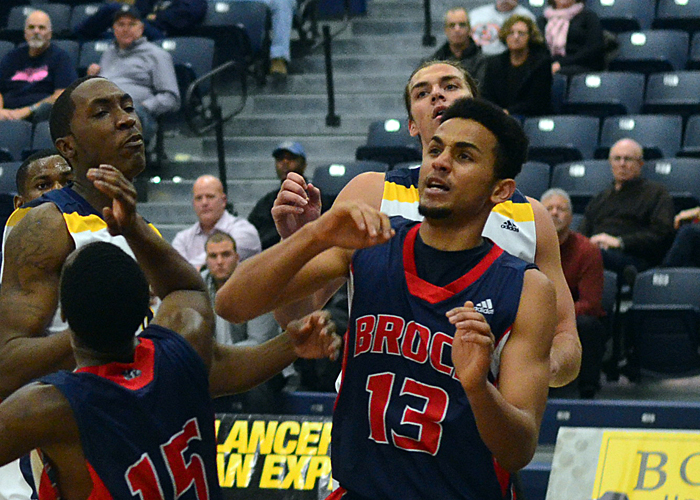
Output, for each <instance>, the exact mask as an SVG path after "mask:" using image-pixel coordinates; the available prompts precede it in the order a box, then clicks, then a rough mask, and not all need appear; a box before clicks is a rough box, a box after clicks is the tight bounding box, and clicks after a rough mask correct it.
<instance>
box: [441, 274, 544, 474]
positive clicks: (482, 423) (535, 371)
mask: <svg viewBox="0 0 700 500" xmlns="http://www.w3.org/2000/svg"><path fill="white" fill-rule="evenodd" d="M552 300H554V287H553V286H552V284H551V283H550V282H549V280H548V279H547V278H546V276H544V275H543V274H542V273H540V272H539V271H536V270H530V271H527V272H526V273H525V280H524V283H523V289H522V295H521V299H520V305H519V306H518V315H517V317H516V320H515V323H514V324H513V328H512V330H511V333H510V338H509V339H508V340H507V342H506V345H505V347H504V349H503V352H502V354H501V363H500V372H499V378H498V388H496V386H494V385H493V384H491V383H490V382H489V381H488V378H487V377H488V372H489V366H490V363H491V356H492V354H493V351H494V337H493V334H492V333H491V328H490V327H489V324H488V323H487V322H486V320H485V319H484V317H483V316H482V315H481V314H479V313H477V312H475V311H474V307H473V304H472V303H471V302H467V303H466V304H465V306H464V307H463V308H457V309H453V310H452V311H450V312H448V318H449V319H450V322H451V323H453V324H454V325H455V326H456V327H457V331H456V332H455V337H454V342H453V345H452V360H453V363H454V366H455V373H456V374H457V377H458V378H459V380H460V381H461V383H462V387H463V388H464V391H465V392H466V394H467V398H468V399H469V404H470V406H471V408H472V411H473V413H474V418H475V420H476V426H477V428H478V429H479V435H480V436H481V439H482V440H483V441H484V443H485V444H486V446H487V447H488V448H489V450H491V453H493V455H494V457H495V458H496V460H497V461H498V463H499V464H500V465H501V466H502V467H504V468H505V469H506V470H509V471H511V472H512V471H517V470H519V469H521V468H523V467H525V465H527V464H528V463H529V462H530V460H531V459H532V457H533V455H534V453H535V449H536V447H537V439H538V436H539V429H540V423H541V421H542V415H543V414H544V409H545V405H546V402H547V390H548V388H547V380H548V374H549V349H550V346H551V340H552V335H553V333H554V324H555V315H554V312H553V311H551V309H550V308H549V304H551V302H552Z"/></svg>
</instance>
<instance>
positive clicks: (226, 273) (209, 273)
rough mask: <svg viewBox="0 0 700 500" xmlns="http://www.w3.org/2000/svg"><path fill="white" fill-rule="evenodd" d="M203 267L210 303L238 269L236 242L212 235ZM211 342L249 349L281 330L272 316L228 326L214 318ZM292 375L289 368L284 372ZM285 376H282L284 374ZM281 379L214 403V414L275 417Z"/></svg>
mask: <svg viewBox="0 0 700 500" xmlns="http://www.w3.org/2000/svg"><path fill="white" fill-rule="evenodd" d="M205 250H206V266H205V268H204V269H203V270H202V271H201V275H202V278H203V279H204V283H205V284H206V286H207V290H208V291H209V296H210V297H211V300H212V303H213V302H214V298H215V297H216V292H217V291H218V290H219V288H220V287H221V285H223V284H224V283H226V280H228V279H229V278H230V277H231V275H232V274H233V271H234V270H235V269H236V266H237V265H238V261H239V257H238V253H237V252H236V242H235V241H234V240H233V238H232V237H231V235H230V234H228V233H224V232H222V231H214V232H213V233H212V235H211V236H209V238H207V241H206V243H205ZM215 319H216V323H215V327H214V338H215V339H216V341H217V342H218V343H219V344H222V345H234V344H235V345H238V346H252V345H258V344H262V343H264V342H266V341H268V340H270V339H272V338H274V337H276V336H277V335H279V334H280V333H281V332H282V330H281V328H280V327H279V325H278V324H277V322H276V321H275V318H274V316H273V315H272V313H267V314H263V315H262V316H258V317H257V318H254V319H251V320H250V321H246V322H245V323H236V324H234V323H229V322H228V321H226V320H225V319H223V318H222V317H221V316H218V315H217V316H216V318H215ZM285 372H287V374H290V372H291V373H292V374H293V372H294V370H293V369H291V367H288V369H286V370H285ZM283 373H284V372H283ZM284 380H285V378H284V375H283V374H278V375H276V376H275V377H273V378H272V379H270V380H268V381H267V382H265V383H264V384H261V385H259V386H257V387H255V388H253V389H251V390H249V391H246V392H243V393H240V394H235V395H232V396H224V397H222V398H218V399H216V400H215V401H214V407H215V410H216V411H217V412H228V413H240V412H241V411H243V412H245V413H275V412H276V411H277V409H278V408H277V406H276V403H277V398H276V396H277V394H278V393H279V391H280V390H281V389H282V387H283V385H284Z"/></svg>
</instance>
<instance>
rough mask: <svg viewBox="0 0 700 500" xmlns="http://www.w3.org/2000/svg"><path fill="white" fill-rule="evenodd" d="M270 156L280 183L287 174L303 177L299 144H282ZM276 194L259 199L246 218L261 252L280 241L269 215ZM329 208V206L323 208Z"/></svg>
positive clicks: (301, 151) (302, 155)
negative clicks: (256, 236)
mask: <svg viewBox="0 0 700 500" xmlns="http://www.w3.org/2000/svg"><path fill="white" fill-rule="evenodd" d="M272 156H273V157H274V159H275V171H276V172H277V177H278V178H279V180H280V182H284V180H285V179H286V178H287V174H288V173H289V172H295V173H297V174H299V175H302V176H303V175H304V171H305V170H306V152H305V151H304V146H302V145H301V144H300V143H298V142H292V141H285V142H282V143H280V144H278V145H277V147H276V148H275V149H273V150H272ZM278 192H279V190H277V189H274V190H272V191H270V192H269V193H267V194H266V195H265V196H263V197H262V198H260V199H259V200H258V202H257V203H256V204H255V207H253V211H252V212H250V215H249V216H248V220H249V221H250V222H251V223H252V224H253V225H254V226H255V227H256V228H257V230H258V234H260V242H261V243H262V249H263V250H265V249H266V248H267V247H271V246H272V245H274V244H275V243H277V242H278V241H279V240H280V236H279V234H278V233H277V229H276V228H275V222H274V221H273V220H272V215H271V214H270V210H272V205H273V203H274V202H275V198H276V197H277V193H278ZM329 206H330V204H328V205H327V206H326V207H324V208H328V207H329Z"/></svg>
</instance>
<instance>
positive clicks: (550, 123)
mask: <svg viewBox="0 0 700 500" xmlns="http://www.w3.org/2000/svg"><path fill="white" fill-rule="evenodd" d="M598 128H599V127H598V119H597V118H594V117H591V116H576V115H552V116H543V117H538V118H526V119H525V122H524V123H523V130H524V131H525V135H527V137H528V139H529V140H530V146H529V149H528V158H529V159H530V160H533V161H540V162H544V163H548V164H549V165H555V164H557V163H562V162H566V161H573V160H580V159H583V158H593V153H594V151H595V146H596V144H597V143H598Z"/></svg>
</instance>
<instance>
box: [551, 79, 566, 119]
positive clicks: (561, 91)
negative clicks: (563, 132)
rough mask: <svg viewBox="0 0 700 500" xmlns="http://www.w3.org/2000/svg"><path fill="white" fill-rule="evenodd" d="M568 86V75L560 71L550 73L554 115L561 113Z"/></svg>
mask: <svg viewBox="0 0 700 500" xmlns="http://www.w3.org/2000/svg"><path fill="white" fill-rule="evenodd" d="M568 87H569V77H568V76H566V75H562V74H561V73H555V74H553V75H552V113H553V114H555V115H560V114H562V108H563V106H564V101H565V100H566V91H567V88H568Z"/></svg>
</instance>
